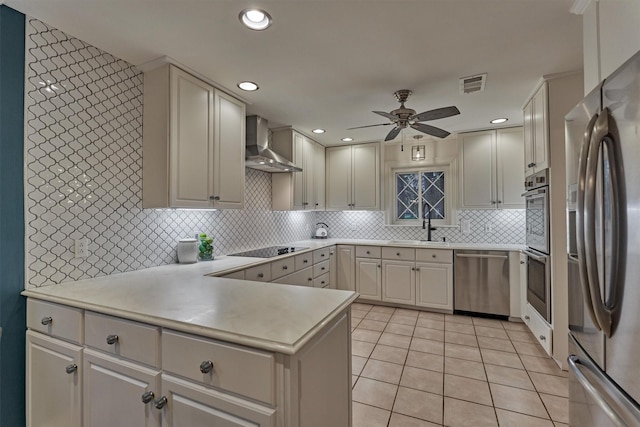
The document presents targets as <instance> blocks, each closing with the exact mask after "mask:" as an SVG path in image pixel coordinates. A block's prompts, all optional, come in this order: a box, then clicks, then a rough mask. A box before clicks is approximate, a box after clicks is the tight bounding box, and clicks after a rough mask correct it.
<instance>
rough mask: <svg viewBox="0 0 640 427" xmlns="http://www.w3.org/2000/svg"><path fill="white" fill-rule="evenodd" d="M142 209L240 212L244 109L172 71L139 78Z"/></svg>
mask: <svg viewBox="0 0 640 427" xmlns="http://www.w3.org/2000/svg"><path fill="white" fill-rule="evenodd" d="M142 145H143V153H144V154H143V159H142V194H143V200H142V205H143V208H231V209H242V208H243V207H244V179H245V175H244V174H245V172H244V159H245V105H244V104H243V103H242V102H240V101H238V100H236V99H234V98H233V97H231V96H229V95H227V94H225V93H223V92H221V91H219V90H217V89H215V88H214V87H213V86H211V85H209V84H208V83H206V82H204V81H202V80H200V79H198V78H196V77H194V76H192V75H190V74H188V73H187V72H185V71H183V70H181V69H179V68H177V67H175V66H173V65H164V66H162V67H160V68H156V69H154V70H151V71H148V72H146V73H145V75H144V112H143V136H142Z"/></svg>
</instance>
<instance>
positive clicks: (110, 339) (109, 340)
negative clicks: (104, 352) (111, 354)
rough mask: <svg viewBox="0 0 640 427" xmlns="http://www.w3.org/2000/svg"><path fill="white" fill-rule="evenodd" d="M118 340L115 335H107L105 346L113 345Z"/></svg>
mask: <svg viewBox="0 0 640 427" xmlns="http://www.w3.org/2000/svg"><path fill="white" fill-rule="evenodd" d="M118 339H119V337H118V336H117V335H107V344H109V345H113V344H115V343H117V342H118Z"/></svg>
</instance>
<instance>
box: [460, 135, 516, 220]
mask: <svg viewBox="0 0 640 427" xmlns="http://www.w3.org/2000/svg"><path fill="white" fill-rule="evenodd" d="M458 140H459V143H460V152H459V159H460V208H462V209H522V208H524V200H523V199H522V195H521V194H522V191H523V188H524V187H523V183H524V173H523V170H522V167H521V165H522V162H523V159H524V156H525V152H524V149H523V130H522V128H521V127H516V128H507V129H498V130H488V131H480V132H469V133H462V134H460V135H459V136H458Z"/></svg>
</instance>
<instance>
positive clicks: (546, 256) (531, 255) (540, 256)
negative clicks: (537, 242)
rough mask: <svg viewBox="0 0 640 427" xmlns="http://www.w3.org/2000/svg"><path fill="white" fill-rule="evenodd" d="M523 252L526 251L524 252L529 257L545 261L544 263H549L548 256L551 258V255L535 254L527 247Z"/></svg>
mask: <svg viewBox="0 0 640 427" xmlns="http://www.w3.org/2000/svg"><path fill="white" fill-rule="evenodd" d="M522 252H524V254H525V255H526V256H528V257H529V258H532V259H534V260H536V261H540V262H543V263H545V264H546V263H547V258H549V255H538V254H534V253H533V252H531V251H528V250H526V249H525V250H523V251H522Z"/></svg>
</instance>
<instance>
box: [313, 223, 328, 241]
mask: <svg viewBox="0 0 640 427" xmlns="http://www.w3.org/2000/svg"><path fill="white" fill-rule="evenodd" d="M316 226H317V227H318V228H316V235H315V236H313V238H314V239H326V238H327V234H328V232H327V228H329V226H328V225H327V224H325V223H324V222H319V223H317V224H316Z"/></svg>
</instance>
